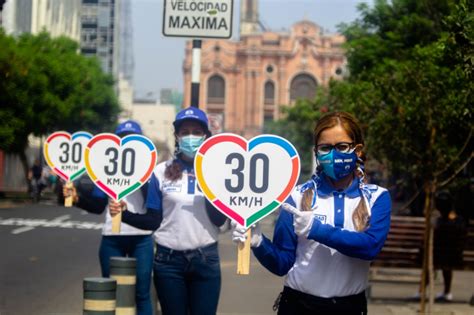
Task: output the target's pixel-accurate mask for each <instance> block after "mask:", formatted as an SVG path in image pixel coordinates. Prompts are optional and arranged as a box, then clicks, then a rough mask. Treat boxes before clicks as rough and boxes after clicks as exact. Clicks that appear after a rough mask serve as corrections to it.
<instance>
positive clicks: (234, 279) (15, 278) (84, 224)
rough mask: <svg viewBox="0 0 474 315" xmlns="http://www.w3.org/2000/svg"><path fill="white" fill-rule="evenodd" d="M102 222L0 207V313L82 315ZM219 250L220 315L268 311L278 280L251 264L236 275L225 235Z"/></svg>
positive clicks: (57, 210) (62, 212) (71, 212)
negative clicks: (85, 283) (245, 273)
mask: <svg viewBox="0 0 474 315" xmlns="http://www.w3.org/2000/svg"><path fill="white" fill-rule="evenodd" d="M101 222H102V216H98V215H93V214H87V213H85V212H84V211H81V210H79V209H77V208H64V207H58V206H55V205H45V204H40V205H26V206H22V207H16V208H15V207H13V208H0V239H1V242H2V248H3V250H2V255H1V256H2V258H1V259H0V292H1V294H0V315H7V314H8V315H23V314H25V315H27V314H28V315H30V314H35V315H43V314H44V315H46V314H48V315H52V314H64V315H66V314H81V313H82V279H83V278H84V277H89V276H98V275H100V269H99V265H98V259H97V251H98V245H99V240H100V227H101ZM270 222H271V220H270ZM269 228H271V227H270V226H269ZM220 251H221V257H222V262H221V263H222V271H223V287H222V299H221V301H220V306H219V313H220V314H237V313H239V314H270V313H272V310H271V306H272V305H273V301H274V299H275V297H276V296H277V295H278V292H279V290H280V288H281V283H282V282H281V281H282V280H281V279H280V278H278V277H275V276H273V275H271V274H270V273H268V272H266V271H264V270H263V269H262V267H260V266H259V265H258V264H257V263H256V261H255V260H252V263H251V275H250V276H238V275H236V273H235V269H236V263H235V262H236V256H237V255H236V247H235V245H234V244H232V242H231V240H230V236H229V234H228V233H225V234H222V235H221V242H220ZM252 259H254V258H252Z"/></svg>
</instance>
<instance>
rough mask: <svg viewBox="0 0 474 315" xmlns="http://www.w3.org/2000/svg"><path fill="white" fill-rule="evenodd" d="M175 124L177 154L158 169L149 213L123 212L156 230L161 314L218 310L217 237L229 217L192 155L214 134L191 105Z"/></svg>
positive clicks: (156, 276) (155, 272) (155, 274)
mask: <svg viewBox="0 0 474 315" xmlns="http://www.w3.org/2000/svg"><path fill="white" fill-rule="evenodd" d="M173 125H174V128H175V136H176V154H175V157H174V158H173V159H172V160H169V161H167V162H163V163H161V164H158V165H157V166H156V168H155V171H154V173H153V175H152V177H151V180H150V182H149V189H148V198H147V202H146V206H147V209H148V212H147V214H146V215H139V214H132V213H127V211H125V212H124V213H123V214H122V220H123V221H124V222H126V223H128V224H130V225H133V226H136V227H138V228H141V229H150V230H155V229H156V231H155V233H154V235H153V237H154V239H155V242H156V244H157V250H156V255H155V261H154V267H153V279H154V283H155V287H156V291H157V295H158V299H159V301H160V305H161V309H162V312H163V314H164V315H187V314H195V315H214V314H216V311H217V304H218V301H219V294H220V287H221V271H220V262H219V253H218V249H217V237H218V234H219V226H221V225H223V224H224V222H225V220H226V218H225V216H224V215H222V214H220V213H219V212H218V210H216V209H215V208H213V207H212V206H211V205H210V204H209V203H207V202H206V199H205V197H204V195H203V194H202V192H201V191H200V189H199V187H198V186H197V182H196V178H195V175H194V155H195V154H196V152H197V149H198V148H199V146H200V145H201V144H202V143H203V141H204V140H205V139H206V138H207V137H209V136H210V132H209V128H208V119H207V116H206V114H205V113H204V112H203V111H201V110H200V109H198V108H194V107H190V108H186V109H183V110H182V111H180V112H179V113H178V114H177V115H176V120H175V121H174V123H173ZM111 210H112V209H111ZM116 211H120V209H118V210H116ZM116 211H115V210H114V213H112V215H114V214H115V213H116Z"/></svg>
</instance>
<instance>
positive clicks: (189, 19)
mask: <svg viewBox="0 0 474 315" xmlns="http://www.w3.org/2000/svg"><path fill="white" fill-rule="evenodd" d="M233 8H234V1H233V0H164V9H163V35H164V36H173V37H192V38H230V37H231V36H232V17H233Z"/></svg>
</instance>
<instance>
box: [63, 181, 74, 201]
mask: <svg viewBox="0 0 474 315" xmlns="http://www.w3.org/2000/svg"><path fill="white" fill-rule="evenodd" d="M66 188H67V189H71V188H72V182H71V181H69V180H68V181H67V182H66ZM72 200H73V197H72V194H71V195H70V196H67V197H66V198H64V206H65V207H66V208H70V207H72Z"/></svg>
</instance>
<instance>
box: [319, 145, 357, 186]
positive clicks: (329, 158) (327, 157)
mask: <svg viewBox="0 0 474 315" xmlns="http://www.w3.org/2000/svg"><path fill="white" fill-rule="evenodd" d="M316 159H318V162H319V164H320V165H321V166H322V167H323V172H324V174H326V175H327V176H329V177H331V178H333V179H335V180H339V179H341V178H344V177H346V176H347V175H349V174H351V173H352V172H353V171H354V169H355V167H356V162H357V154H356V153H355V150H354V151H352V152H351V153H341V152H339V151H337V150H335V149H332V150H331V152H329V153H328V154H324V155H318V154H316Z"/></svg>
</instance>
